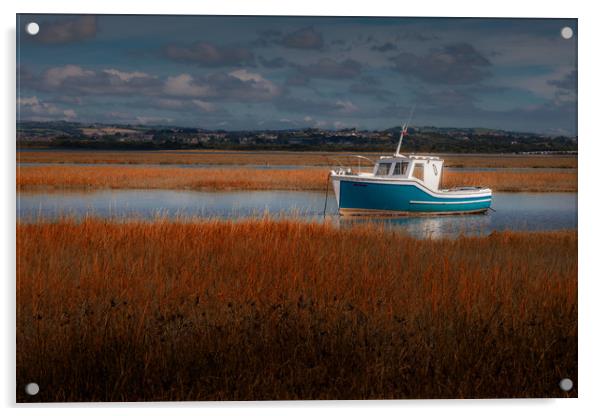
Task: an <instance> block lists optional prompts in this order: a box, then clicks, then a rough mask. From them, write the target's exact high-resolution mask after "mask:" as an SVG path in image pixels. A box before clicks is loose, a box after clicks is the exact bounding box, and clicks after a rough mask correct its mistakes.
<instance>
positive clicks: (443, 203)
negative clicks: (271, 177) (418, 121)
mask: <svg viewBox="0 0 602 416" xmlns="http://www.w3.org/2000/svg"><path fill="white" fill-rule="evenodd" d="M406 134H407V125H404V126H402V129H401V134H400V138H399V144H398V145H397V150H396V152H395V153H394V154H393V155H392V156H380V158H379V159H378V160H377V161H376V162H372V161H371V162H372V163H374V167H373V169H372V171H371V172H362V171H361V169H359V168H358V169H357V170H354V169H352V168H349V167H342V166H341V167H338V168H335V169H333V170H331V171H330V179H331V181H332V186H333V188H334V194H335V197H336V201H337V204H338V210H339V214H340V215H343V216H348V215H349V216H351V215H378V216H381V215H382V216H389V215H413V214H414V215H428V214H434V215H442V214H473V213H484V212H486V211H487V210H488V209H489V208H490V207H491V202H492V199H493V194H492V192H491V189H489V188H481V187H474V186H464V187H457V188H452V189H440V186H441V178H442V177H443V162H444V160H443V159H441V158H439V157H437V156H424V155H415V154H410V155H408V156H404V155H402V154H401V153H399V152H400V149H401V145H402V142H403V138H404V136H405V135H406ZM356 157H358V158H362V159H367V158H365V157H364V156H356ZM368 160H369V159H368Z"/></svg>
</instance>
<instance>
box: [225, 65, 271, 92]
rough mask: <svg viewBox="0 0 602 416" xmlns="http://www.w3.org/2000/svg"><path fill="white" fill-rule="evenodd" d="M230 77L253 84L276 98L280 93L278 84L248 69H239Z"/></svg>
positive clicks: (231, 73)
mask: <svg viewBox="0 0 602 416" xmlns="http://www.w3.org/2000/svg"><path fill="white" fill-rule="evenodd" d="M228 75H230V76H231V77H234V78H237V79H239V80H241V81H244V82H253V83H255V84H256V86H257V87H259V88H260V89H262V90H265V91H266V92H267V93H268V94H270V95H273V96H275V95H278V94H279V93H280V88H278V86H277V85H276V84H274V83H273V82H272V81H269V80H267V79H265V78H264V77H262V76H261V75H260V74H257V73H255V72H249V71H247V70H246V69H237V70H236V71H232V72H230V73H229V74H228Z"/></svg>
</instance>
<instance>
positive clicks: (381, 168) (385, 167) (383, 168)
mask: <svg viewBox="0 0 602 416" xmlns="http://www.w3.org/2000/svg"><path fill="white" fill-rule="evenodd" d="M389 169H391V163H379V164H378V169H376V175H377V176H387V175H388V174H389Z"/></svg>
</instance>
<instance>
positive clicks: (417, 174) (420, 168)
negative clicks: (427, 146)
mask: <svg viewBox="0 0 602 416" xmlns="http://www.w3.org/2000/svg"><path fill="white" fill-rule="evenodd" d="M412 176H413V177H414V178H416V179H420V180H421V181H423V180H424V163H416V164H415V165H414V171H413V172H412Z"/></svg>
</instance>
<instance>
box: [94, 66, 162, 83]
mask: <svg viewBox="0 0 602 416" xmlns="http://www.w3.org/2000/svg"><path fill="white" fill-rule="evenodd" d="M102 72H104V73H105V74H107V75H111V76H114V77H116V78H119V79H120V80H121V81H124V82H129V81H131V80H132V79H135V78H155V77H153V76H152V75H149V74H147V73H146V72H139V71H134V72H124V71H120V70H118V69H113V68H110V69H105V70H103V71H102Z"/></svg>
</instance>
